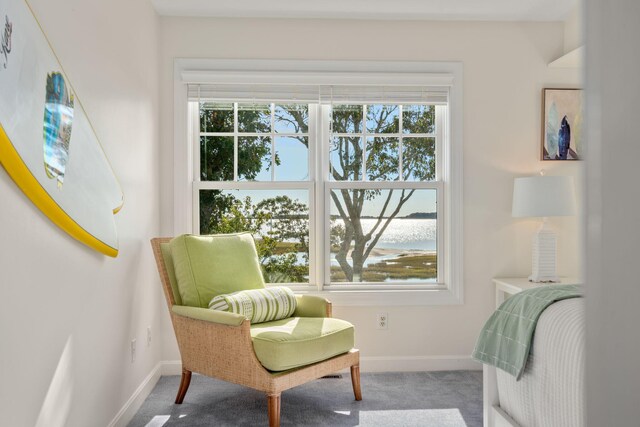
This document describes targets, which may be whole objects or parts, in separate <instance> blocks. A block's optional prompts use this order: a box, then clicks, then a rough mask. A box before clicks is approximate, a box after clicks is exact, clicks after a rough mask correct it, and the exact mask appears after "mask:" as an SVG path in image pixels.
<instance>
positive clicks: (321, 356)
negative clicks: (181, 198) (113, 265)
mask: <svg viewBox="0 0 640 427" xmlns="http://www.w3.org/2000/svg"><path fill="white" fill-rule="evenodd" d="M170 241H171V238H154V239H152V240H151V245H152V247H153V252H154V256H155V259H156V263H157V266H158V271H159V273H160V278H161V282H162V287H163V290H164V294H165V298H166V302H167V306H168V308H169V314H170V316H171V321H172V323H173V328H174V331H175V334H176V338H177V341H178V347H179V349H180V355H181V358H182V380H181V383H180V387H179V389H178V394H177V396H176V403H177V404H180V403H182V402H183V400H184V397H185V395H186V393H187V389H188V388H189V383H190V381H191V373H192V372H197V373H200V374H203V375H207V376H209V377H213V378H217V379H221V380H224V381H228V382H231V383H235V384H240V385H244V386H247V387H250V388H253V389H256V390H260V391H263V392H264V393H266V395H267V401H268V416H269V426H270V427H277V426H279V425H280V396H281V393H282V392H283V391H284V390H287V389H290V388H293V387H295V386H297V385H301V384H304V383H306V382H309V381H311V380H314V379H317V378H320V377H323V376H325V375H329V374H332V373H335V372H337V371H340V370H342V369H345V368H347V367H349V368H350V370H351V381H352V385H353V392H354V395H355V399H356V400H361V399H362V394H361V390H360V353H359V351H358V350H357V349H354V348H353V332H354V331H353V326H352V325H351V324H349V323H347V322H345V321H342V320H339V319H333V318H332V317H331V303H330V302H329V301H327V300H325V299H324V298H320V297H317V296H312V295H298V296H296V302H297V307H296V310H295V312H294V314H293V317H290V318H287V319H282V320H277V321H273V322H265V323H260V324H256V325H252V324H251V323H250V322H249V320H247V319H246V318H245V317H244V316H242V315H238V314H234V313H228V312H222V311H213V310H209V309H208V308H204V307H197V306H188V305H184V303H183V300H182V298H181V295H180V292H179V288H178V284H177V283H178V280H177V278H176V271H175V268H174V262H173V259H172V253H171V250H170V248H169V242H170ZM254 251H255V249H254ZM251 263H252V260H249V261H248V264H251Z"/></svg>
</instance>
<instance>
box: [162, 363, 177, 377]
mask: <svg viewBox="0 0 640 427" xmlns="http://www.w3.org/2000/svg"><path fill="white" fill-rule="evenodd" d="M160 363H162V375H163V376H167V375H182V362H181V361H180V360H165V361H164V362H160Z"/></svg>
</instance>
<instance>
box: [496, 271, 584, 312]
mask: <svg viewBox="0 0 640 427" xmlns="http://www.w3.org/2000/svg"><path fill="white" fill-rule="evenodd" d="M493 284H494V285H495V287H496V308H498V307H499V306H500V304H502V303H503V302H504V300H506V299H507V298H508V297H510V296H511V295H515V294H517V293H518V292H522V291H526V290H527V289H533V288H539V287H541V286H555V285H579V284H580V280H578V279H576V278H574V277H563V278H561V279H560V281H559V282H553V283H538V282H530V281H529V279H527V278H526V277H496V278H494V279H493Z"/></svg>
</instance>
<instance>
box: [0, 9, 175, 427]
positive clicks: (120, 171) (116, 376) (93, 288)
mask: <svg viewBox="0 0 640 427" xmlns="http://www.w3.org/2000/svg"><path fill="white" fill-rule="evenodd" d="M30 3H31V5H32V6H33V8H34V10H35V13H36V14H37V16H38V17H39V19H40V22H41V24H42V26H43V28H44V30H45V32H46V34H47V36H48V37H49V40H50V41H51V43H52V44H53V46H54V47H55V49H56V52H57V54H58V56H59V58H60V60H61V62H62V63H63V66H64V68H65V70H66V71H67V73H68V76H69V78H70V80H71V82H72V83H73V85H74V88H75V90H76V92H77V95H78V96H79V98H80V100H81V101H82V103H83V105H84V107H85V109H86V112H87V115H88V117H89V119H90V120H91V121H92V123H93V125H94V127H95V130H96V133H97V135H98V137H99V138H100V140H101V142H102V145H103V147H104V150H105V152H106V155H107V157H108V158H109V159H110V161H111V163H112V165H113V169H114V171H115V173H116V175H117V176H118V178H119V179H120V182H121V184H122V188H123V190H124V194H125V205H124V208H123V209H122V211H121V212H120V213H119V214H118V215H117V217H116V218H117V227H118V233H119V238H120V249H121V252H120V256H119V257H118V258H117V259H111V258H107V257H104V256H102V255H100V254H98V253H96V252H94V251H92V250H90V249H88V248H86V247H84V246H83V245H81V244H80V243H77V242H76V241H75V240H73V239H72V238H71V237H69V236H67V235H66V234H65V233H63V232H62V231H60V230H59V229H58V228H56V227H55V226H54V225H53V224H52V223H51V222H50V221H49V220H48V219H47V218H46V217H45V216H44V215H43V214H41V213H40V212H39V211H38V210H37V209H36V208H35V207H34V206H33V205H32V204H31V202H30V201H29V200H28V199H27V198H26V197H25V196H24V195H23V194H22V193H21V192H20V190H18V188H17V187H16V185H14V183H13V182H12V181H11V179H10V178H9V177H8V175H7V174H6V172H5V171H4V169H2V168H0V195H1V199H2V201H1V202H0V204H1V206H2V209H0V240H1V241H2V245H3V249H2V251H0V292H1V293H2V309H1V310H0V378H1V380H0V425H3V426H12V427H21V426H26V427H32V426H34V425H38V426H43V427H44V426H46V427H61V426H78V427H86V426H104V425H107V424H108V423H109V422H110V421H111V420H112V419H113V418H114V416H115V415H116V413H117V412H118V410H120V408H121V407H122V406H123V405H124V403H125V402H126V401H127V399H128V398H129V397H130V396H131V395H132V393H133V392H134V390H135V389H136V387H137V386H138V385H139V384H140V383H141V382H142V381H143V379H144V378H145V377H146V376H147V375H148V374H149V373H150V372H151V371H152V369H153V368H154V366H156V364H157V363H158V361H159V360H160V354H161V351H160V350H161V345H160V342H161V340H160V336H159V334H158V333H159V332H160V327H161V316H164V315H166V313H165V311H166V309H165V308H164V307H163V306H162V305H161V304H162V301H161V295H160V286H159V285H158V279H157V273H156V272H155V267H154V264H153V260H152V254H151V250H150V247H149V243H148V239H149V237H151V236H153V235H156V234H157V232H158V229H159V215H158V206H159V186H158V178H159V173H158V172H159V169H158V167H157V161H158V156H159V150H158V117H157V115H158V18H157V16H156V14H155V12H154V11H153V9H152V8H151V6H150V5H149V4H148V2H146V1H143V0H136V1H130V0H112V1H109V2H106V1H100V0H65V1H64V2H61V1H58V2H51V1H47V0H30ZM161 310H164V311H161ZM147 326H151V327H152V329H153V331H154V332H155V333H156V336H155V340H154V341H153V342H152V345H151V346H150V347H147V346H146V328H147ZM132 338H136V339H137V341H138V357H137V360H136V362H135V363H133V364H132V363H131V361H130V356H129V342H130V340H131V339H132Z"/></svg>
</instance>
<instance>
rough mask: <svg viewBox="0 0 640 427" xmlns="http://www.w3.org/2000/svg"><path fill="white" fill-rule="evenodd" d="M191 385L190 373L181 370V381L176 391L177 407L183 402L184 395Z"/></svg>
mask: <svg viewBox="0 0 640 427" xmlns="http://www.w3.org/2000/svg"><path fill="white" fill-rule="evenodd" d="M189 384H191V371H189V370H187V369H184V368H182V380H181V381H180V388H179V389H178V395H177V396H176V403H177V404H178V405H179V404H181V403H182V401H183V400H184V396H185V394H187V390H188V389H189Z"/></svg>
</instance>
